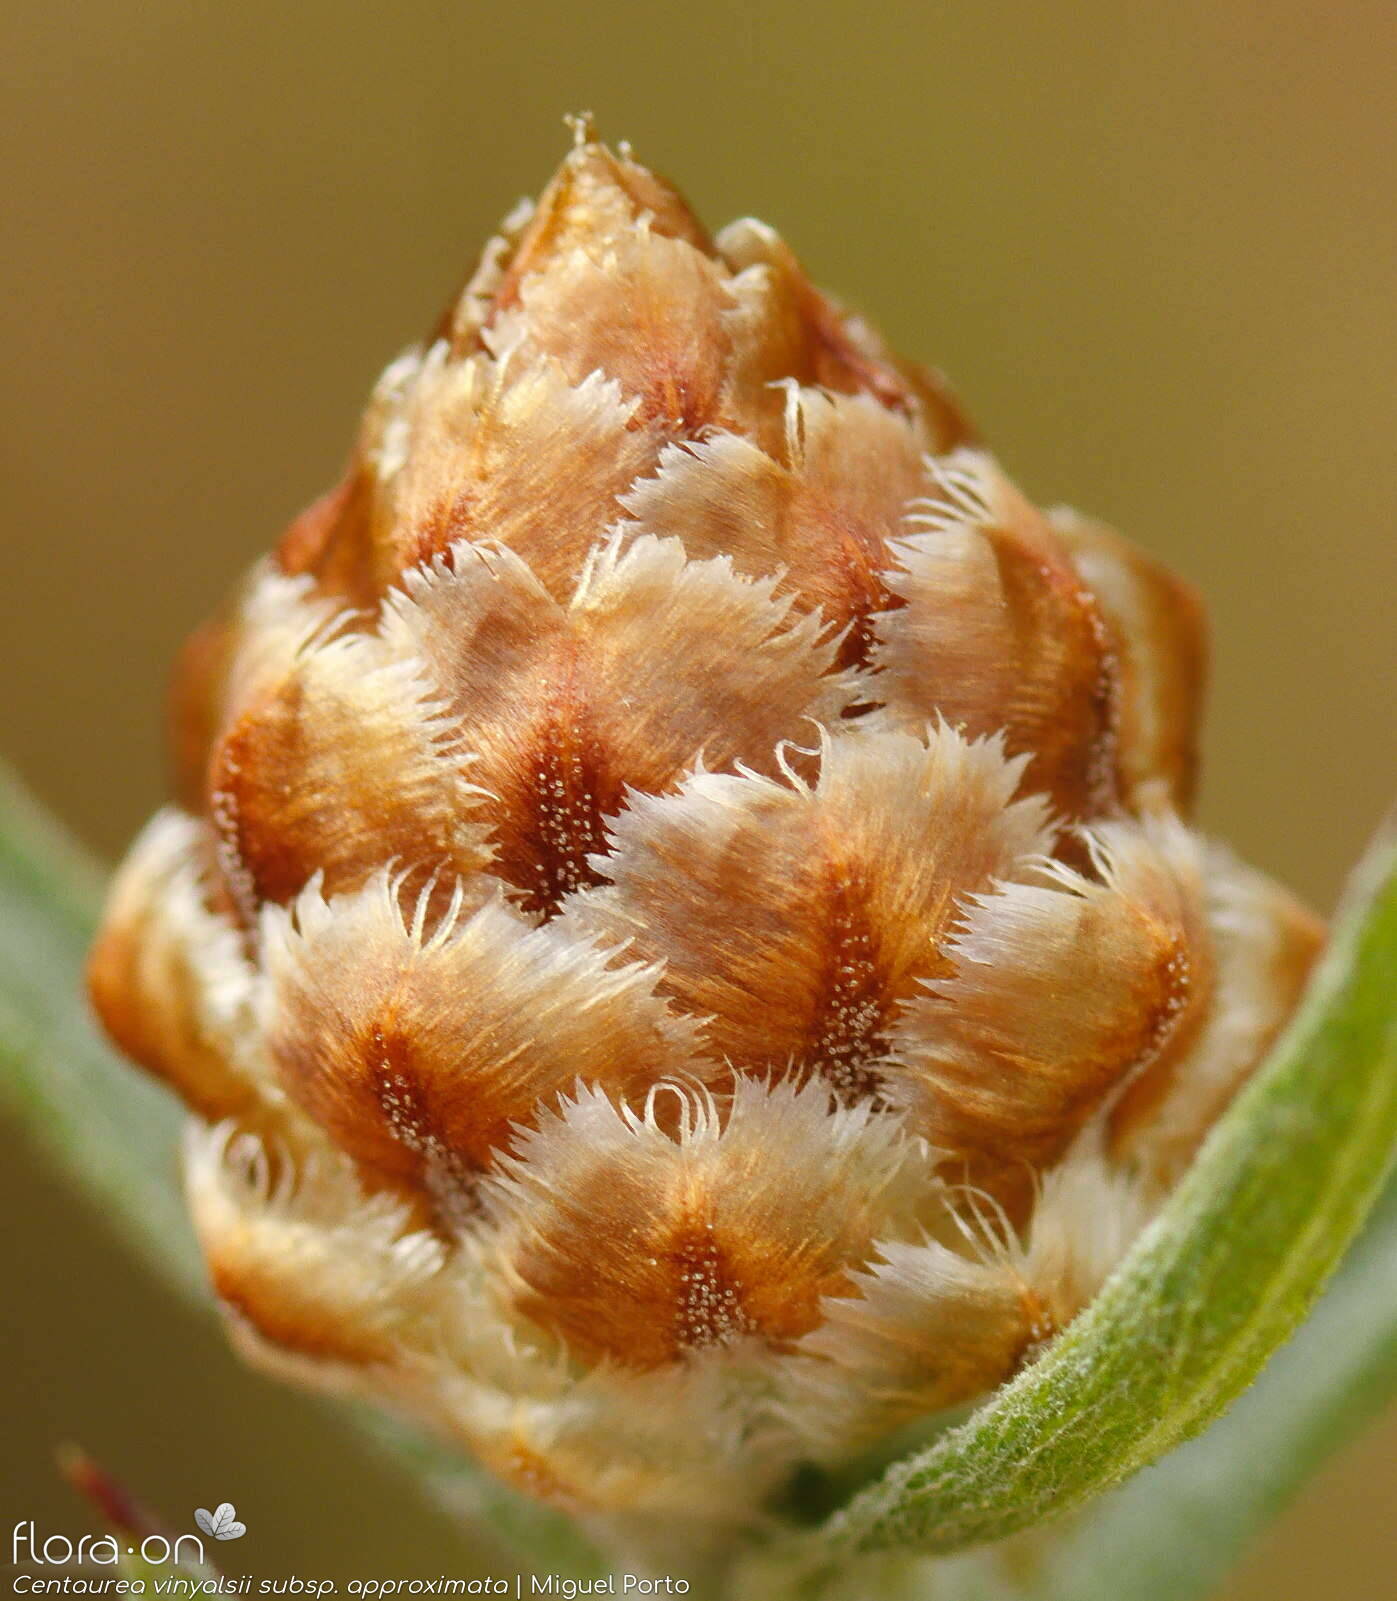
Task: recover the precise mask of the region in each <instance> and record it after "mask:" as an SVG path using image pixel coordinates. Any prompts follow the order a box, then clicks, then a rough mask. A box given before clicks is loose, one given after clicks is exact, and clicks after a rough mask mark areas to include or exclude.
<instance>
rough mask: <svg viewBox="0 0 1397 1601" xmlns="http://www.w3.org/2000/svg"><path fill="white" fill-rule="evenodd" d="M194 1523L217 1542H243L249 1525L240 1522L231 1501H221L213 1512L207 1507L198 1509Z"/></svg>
mask: <svg viewBox="0 0 1397 1601" xmlns="http://www.w3.org/2000/svg"><path fill="white" fill-rule="evenodd" d="M194 1521H195V1523H197V1524H198V1525H199V1527H200V1528H201V1529H202V1530H203V1531H204V1533H205V1534H211V1535H212V1536H213V1537H214V1539H215V1540H241V1539H242V1537H243V1535H245V1534H246V1533H247V1524H245V1523H239V1522H238V1514H237V1512H236V1511H235V1510H234V1508H233V1503H232V1502H231V1501H220V1502H219V1504H218V1506H217V1507H216V1508H215V1509H214V1510H213V1511H212V1512H210V1511H209V1509H208V1508H207V1507H202V1506H201V1507H198V1508H196V1509H195V1512H194Z"/></svg>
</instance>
